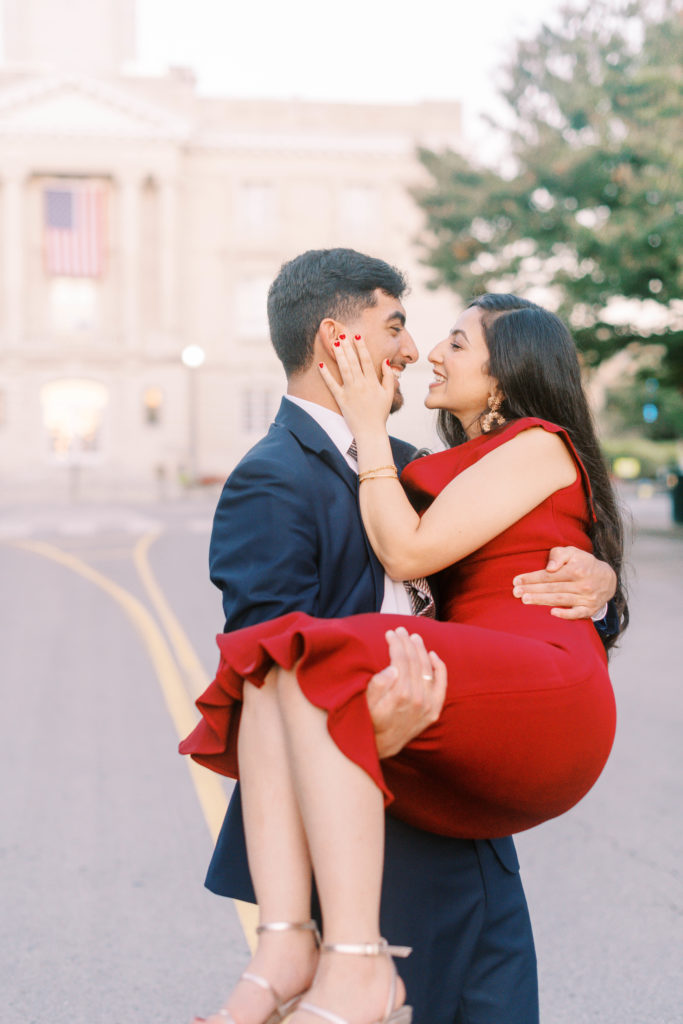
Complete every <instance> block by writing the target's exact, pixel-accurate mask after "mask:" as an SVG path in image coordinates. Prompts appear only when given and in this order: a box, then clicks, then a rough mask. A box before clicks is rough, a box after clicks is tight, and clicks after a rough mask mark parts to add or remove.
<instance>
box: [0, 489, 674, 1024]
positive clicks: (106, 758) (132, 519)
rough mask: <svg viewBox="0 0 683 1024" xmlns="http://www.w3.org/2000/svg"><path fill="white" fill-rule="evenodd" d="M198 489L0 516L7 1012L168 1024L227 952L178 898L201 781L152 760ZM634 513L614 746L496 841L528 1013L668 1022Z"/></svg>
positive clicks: (217, 925)
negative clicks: (580, 780)
mask: <svg viewBox="0 0 683 1024" xmlns="http://www.w3.org/2000/svg"><path fill="white" fill-rule="evenodd" d="M211 500H212V499H211V496H206V495H204V496H197V497H196V498H195V499H192V500H184V501H176V502H172V503H168V504H166V505H152V504H147V505H141V506H136V507H132V506H72V507H69V506H66V505H62V506H54V507H51V506H48V505H44V506H42V507H41V508H37V507H19V506H14V507H6V508H4V509H2V510H0V566H1V571H2V582H3V586H2V588H1V590H0V611H1V613H2V618H1V620H0V621H1V622H2V641H3V642H2V645H0V678H1V679H2V693H3V714H2V717H1V719H0V765H1V767H2V778H3V785H2V789H1V791H0V823H1V838H0V857H1V864H2V888H3V913H2V916H1V923H0V979H1V985H2V1003H1V1004H0V1005H2V1006H3V1010H2V1013H1V1014H0V1019H1V1020H2V1021H7V1022H8V1024H66V1022H69V1024H100V1022H101V1024H149V1022H154V1024H157V1022H163V1024H184V1022H186V1021H188V1020H190V1019H191V1017H192V1015H193V1014H194V1013H199V1012H201V1013H204V1012H208V1011H210V1010H211V1009H213V1008H215V1007H216V1006H217V1005H219V1002H220V1000H221V999H222V997H223V996H224V994H225V993H226V992H227V991H228V990H229V988H230V986H231V984H232V982H233V981H234V979H235V978H236V976H237V975H238V974H239V972H240V970H241V969H242V968H243V965H244V963H245V961H246V959H247V947H246V942H245V940H244V935H243V931H242V928H241V925H240V922H239V919H238V916H237V913H236V911H235V908H234V906H233V904H232V903H230V902H229V901H226V900H222V899H218V898H216V897H213V896H210V895H209V894H208V893H207V892H206V891H205V890H204V889H203V887H202V880H203V872H204V869H205V867H206V864H207V861H208V857H209V854H210V850H211V845H212V843H211V833H210V829H211V828H214V829H215V827H216V822H217V821H218V820H220V817H221V816H222V807H223V805H224V801H225V787H221V786H219V785H217V784H216V782H215V778H214V777H213V776H210V779H211V782H210V784H209V783H207V782H205V781H202V778H201V776H207V777H208V776H209V775H210V773H206V772H201V771H199V772H197V771H195V772H193V773H191V772H190V771H189V770H188V766H187V763H186V761H185V760H184V759H182V758H180V757H179V756H178V755H177V754H176V752H175V748H176V744H177V739H178V734H179V733H181V732H182V731H183V730H184V729H185V728H186V726H187V724H188V721H191V710H190V697H189V695H193V694H194V693H196V691H197V688H198V687H200V686H201V685H202V683H203V681H204V680H205V679H208V677H209V674H210V673H211V672H212V670H213V669H214V667H215V661H216V658H215V654H214V652H215V646H214V641H213V635H214V634H215V633H216V632H217V631H218V630H219V629H220V628H221V626H222V620H221V613H220V602H219V600H218V595H217V592H214V590H213V588H212V587H211V585H210V583H209V582H208V580H207V572H206V552H207V547H208V533H209V527H210V521H211V513H212V504H211ZM637 513H638V518H639V520H640V522H641V523H642V524H643V525H644V527H645V528H644V529H642V530H641V532H640V534H639V536H638V538H637V541H636V544H635V547H634V550H633V557H632V562H633V572H632V582H631V589H632V612H633V624H632V626H631V628H630V629H629V631H628V633H627V635H626V637H625V638H624V641H623V645H622V649H621V650H620V652H619V653H618V654H617V655H616V657H615V659H614V662H613V677H614V683H615V690H616V693H617V701H618V707H619V728H618V735H617V741H616V744H615V748H614V752H613V754H612V757H611V760H610V762H609V764H608V766H607V768H606V770H605V772H604V774H603V776H602V778H601V779H600V780H599V782H598V784H597V785H596V787H595V788H594V790H593V791H592V792H591V793H590V794H589V795H588V797H587V798H586V799H585V800H584V801H583V802H582V803H581V804H580V806H579V807H578V808H575V809H574V810H573V811H572V812H570V813H569V814H567V815H565V816H564V817H563V818H561V819H559V820H557V821H554V822H549V823H547V824H546V825H543V826H541V827H540V828H538V829H535V830H533V831H532V832H530V833H526V834H524V835H522V836H520V837H519V840H518V848H519V853H520V859H521V861H522V865H523V875H524V879H525V885H526V890H527V895H528V898H529V903H530V906H531V913H532V919H533V921H534V928H535V934H536V942H537V951H538V957H539V971H540V980H541V1000H542V1021H543V1024H570V1022H571V1024H590V1022H596V1024H597V1022H600V1024H625V1022H627V1021H628V1022H629V1024H680V1022H681V1021H683V985H682V983H681V970H680V950H681V948H683V922H682V911H683V886H682V884H681V874H682V872H681V862H682V854H683V826H682V824H681V815H680V810H681V805H682V801H681V793H682V790H683V782H682V781H681V780H682V777H683V773H682V771H681V768H682V765H681V762H682V761H683V757H682V755H681V749H682V744H681V719H682V718H683V699H682V698H681V694H680V690H681V684H682V682H683V672H681V667H680V660H681V653H680V647H681V645H680V639H679V637H680V633H681V629H682V628H683V627H682V625H681V620H680V608H681V600H680V598H681V571H682V569H683V531H679V532H678V533H675V532H673V531H670V530H667V529H666V528H665V527H666V522H667V515H666V512H664V513H662V507H660V505H658V504H657V503H656V502H655V503H654V504H649V505H645V506H643V507H642V508H641V507H639V508H637ZM188 716H190V717H188ZM491 1024H505V1022H504V1021H501V1022H491Z"/></svg>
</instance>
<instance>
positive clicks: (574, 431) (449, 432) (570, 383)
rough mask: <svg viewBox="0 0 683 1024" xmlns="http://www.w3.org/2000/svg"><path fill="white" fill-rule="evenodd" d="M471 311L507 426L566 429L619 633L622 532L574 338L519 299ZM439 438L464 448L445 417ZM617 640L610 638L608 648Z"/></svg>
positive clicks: (452, 420)
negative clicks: (589, 499)
mask: <svg viewBox="0 0 683 1024" xmlns="http://www.w3.org/2000/svg"><path fill="white" fill-rule="evenodd" d="M472 307H476V308H477V309H480V310H481V319H482V327H483V329H484V337H485V339H486V345H487V347H488V350H489V362H488V368H487V373H489V374H490V375H491V376H492V377H494V378H495V379H496V380H497V381H498V383H499V385H500V389H501V391H502V393H503V396H504V397H503V401H502V404H501V406H500V412H501V414H502V415H503V416H504V417H505V420H506V421H507V422H510V421H512V420H516V419H521V418H523V417H526V416H532V417H537V418H538V419H543V420H548V421H549V422H551V423H556V424H558V426H561V427H564V428H565V430H566V431H567V433H568V434H569V436H570V438H571V440H572V443H573V445H574V447H575V448H576V451H577V453H578V455H579V458H580V459H581V461H582V462H583V465H584V466H585V467H586V472H587V474H588V479H589V481H590V486H591V490H592V496H593V504H594V506H595V512H596V516H597V522H595V523H591V524H590V527H589V531H588V532H589V535H590V538H591V540H592V542H593V551H594V554H595V555H596V556H597V557H598V558H601V559H603V560H604V561H605V562H608V563H609V565H611V566H612V568H613V569H614V571H615V572H616V574H617V580H618V583H617V592H616V594H615V595H614V601H615V604H616V608H617V611H618V612H619V617H620V621H621V632H622V633H623V631H624V629H625V628H626V625H627V624H628V606H627V603H626V592H625V587H624V582H623V576H622V572H623V550H624V536H623V526H622V522H621V516H620V514H619V508H618V505H617V500H616V496H615V494H614V489H613V488H612V485H611V483H610V480H609V474H608V471H607V467H606V465H605V461H604V459H603V456H602V452H601V450H600V445H599V443H598V439H597V436H596V432H595V427H594V425H593V417H592V416H591V411H590V408H589V406H588V401H587V399H586V395H585V392H584V390H583V386H582V382H581V367H580V365H579V359H578V354H577V351H576V346H575V344H574V341H573V339H572V336H571V334H570V333H569V330H568V329H567V327H566V326H565V325H564V323H563V322H562V320H560V318H559V317H557V316H555V314H554V313H550V312H549V311H548V310H547V309H543V308H542V307H541V306H537V305H536V304H535V303H533V302H529V301H528V300H527V299H521V298H520V297H519V296H518V295H507V294H497V293H491V292H489V293H487V294H486V295H480V296H479V297H478V298H476V299H474V300H473V301H472V302H470V304H469V307H468V308H470V309H471V308H472ZM483 412H484V413H485V412H486V410H483ZM438 431H439V435H440V437H441V438H442V440H443V441H445V442H446V444H448V445H450V446H453V445H457V444H461V443H462V442H463V441H466V440H467V435H466V434H465V431H464V429H463V426H462V424H461V423H460V421H459V420H458V419H456V417H455V416H453V414H452V413H450V412H447V411H446V410H445V409H442V410H441V411H440V413H439V425H438ZM615 639H616V638H614V637H612V638H610V639H609V640H608V641H606V645H607V646H609V645H611V644H612V643H614V641H615Z"/></svg>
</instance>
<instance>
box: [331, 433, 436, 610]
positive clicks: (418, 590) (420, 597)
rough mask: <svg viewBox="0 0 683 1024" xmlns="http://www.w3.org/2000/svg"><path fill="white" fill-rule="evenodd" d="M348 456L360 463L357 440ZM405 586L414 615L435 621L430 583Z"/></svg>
mask: <svg viewBox="0 0 683 1024" xmlns="http://www.w3.org/2000/svg"><path fill="white" fill-rule="evenodd" d="M346 454H347V455H350V456H351V458H352V459H355V460H356V462H357V461H358V448H357V446H356V441H355V438H354V440H353V441H352V442H351V444H350V445H349V447H348V449H347V452H346ZM403 586H404V587H405V588H406V593H407V594H408V597H409V598H410V610H411V612H412V613H413V615H424V616H425V617H426V618H428V619H435V618H436V608H435V606H434V595H433V594H432V589H431V587H430V586H429V582H428V581H427V580H426V579H425V578H424V576H420V577H419V578H418V579H414V580H403Z"/></svg>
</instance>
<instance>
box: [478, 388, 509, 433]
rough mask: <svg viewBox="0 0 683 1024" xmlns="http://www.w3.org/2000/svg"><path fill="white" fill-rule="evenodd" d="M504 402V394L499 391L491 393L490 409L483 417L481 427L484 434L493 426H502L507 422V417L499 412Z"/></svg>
mask: <svg viewBox="0 0 683 1024" xmlns="http://www.w3.org/2000/svg"><path fill="white" fill-rule="evenodd" d="M502 402H503V396H502V395H501V394H500V392H497V393H496V394H495V395H489V401H488V406H489V411H488V412H487V413H485V414H484V415H483V416H482V418H481V429H482V431H483V433H484V434H488V432H489V431H490V430H491V428H492V427H501V426H502V425H503V423H505V417H504V416H502V415H501V414H500V413H499V412H498V410H499V409H500V407H501V405H502Z"/></svg>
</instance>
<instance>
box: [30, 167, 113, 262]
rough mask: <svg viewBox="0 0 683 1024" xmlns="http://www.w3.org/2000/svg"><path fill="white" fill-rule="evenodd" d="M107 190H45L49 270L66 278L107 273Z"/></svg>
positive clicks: (75, 187) (77, 186)
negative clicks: (105, 215) (105, 220)
mask: <svg viewBox="0 0 683 1024" xmlns="http://www.w3.org/2000/svg"><path fill="white" fill-rule="evenodd" d="M104 198H105V197H104V190H103V188H102V186H101V185H94V184H86V183H83V184H80V183H79V184H68V185H51V186H49V187H48V188H46V189H45V223H44V227H45V234H44V239H45V270H46V271H47V273H48V274H52V275H55V276H64V277H100V276H101V274H102V273H103V271H104Z"/></svg>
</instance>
